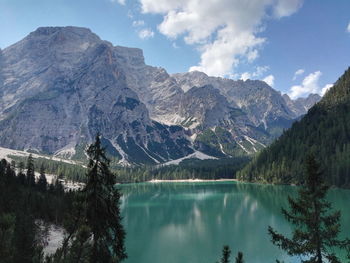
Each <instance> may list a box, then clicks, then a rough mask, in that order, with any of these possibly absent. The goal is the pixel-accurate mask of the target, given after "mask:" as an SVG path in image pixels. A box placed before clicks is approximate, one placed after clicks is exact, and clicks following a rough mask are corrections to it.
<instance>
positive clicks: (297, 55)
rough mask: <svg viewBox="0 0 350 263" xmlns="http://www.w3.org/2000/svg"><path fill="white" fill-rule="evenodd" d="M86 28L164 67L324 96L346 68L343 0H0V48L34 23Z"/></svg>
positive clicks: (348, 4) (347, 4) (349, 58)
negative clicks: (254, 81) (263, 83)
mask: <svg viewBox="0 0 350 263" xmlns="http://www.w3.org/2000/svg"><path fill="white" fill-rule="evenodd" d="M68 25H70V26H81V27H87V28H90V29H91V30H92V31H93V32H94V33H96V34H97V35H98V36H99V37H100V38H101V39H103V40H108V41H109V42H111V43H112V44H113V45H120V46H127V47H138V48H141V49H143V52H144V56H145V61H146V63H147V64H149V65H152V66H159V67H163V68H165V69H166V70H167V71H168V72H169V73H177V72H187V71H192V70H199V71H203V72H205V73H207V74H208V75H210V76H221V77H228V78H232V79H243V80H246V79H261V80H264V81H265V82H266V83H268V84H269V85H271V86H272V87H273V88H275V89H276V90H279V91H281V92H282V93H287V94H289V95H290V97H292V98H294V99H295V98H298V97H305V96H307V95H308V94H309V93H319V94H321V95H322V94H324V92H325V91H326V90H327V89H328V88H329V87H331V86H332V84H333V83H334V82H335V81H336V80H337V79H338V78H339V77H340V76H341V75H342V73H343V72H344V71H345V70H346V69H347V68H348V67H349V66H350V0H0V48H1V49H4V48H6V47H8V46H9V45H11V44H13V43H15V42H17V41H19V40H21V39H22V38H24V37H25V36H26V35H28V34H29V33H30V32H32V31H34V30H35V29H36V28H38V27H41V26H68Z"/></svg>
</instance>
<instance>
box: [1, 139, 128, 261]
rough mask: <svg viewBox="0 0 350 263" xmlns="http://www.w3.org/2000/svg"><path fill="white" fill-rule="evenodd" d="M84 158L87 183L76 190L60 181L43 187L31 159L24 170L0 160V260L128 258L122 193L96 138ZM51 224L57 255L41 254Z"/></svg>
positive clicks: (42, 170)
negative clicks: (58, 232) (57, 237)
mask: <svg viewBox="0 0 350 263" xmlns="http://www.w3.org/2000/svg"><path fill="white" fill-rule="evenodd" d="M87 155H88V157H89V163H88V165H87V171H86V173H85V176H86V180H85V181H86V184H85V186H84V187H83V189H79V190H76V191H72V190H69V189H64V187H63V185H62V184H61V181H60V180H59V179H56V180H54V183H53V184H48V182H47V179H46V175H45V168H44V166H43V165H41V167H40V175H39V177H38V176H36V175H35V163H34V160H33V158H32V156H31V155H29V157H28V159H27V162H26V166H25V169H23V168H22V166H23V165H20V166H19V167H18V168H17V167H16V163H15V162H14V161H13V162H11V163H8V162H7V161H6V160H5V159H2V160H1V161H0V262H2V263H27V262H28V263H78V262H81V263H88V262H89V263H90V262H94V263H105V262H115V263H118V262H121V261H122V260H123V259H125V258H126V257H127V254H126V251H125V247H124V238H125V231H124V229H123V226H122V224H121V221H122V218H121V215H120V210H119V203H120V197H121V193H120V192H119V190H118V189H117V188H116V187H115V185H116V177H115V175H114V174H113V173H112V172H111V171H110V170H109V160H108V159H107V158H106V156H105V153H104V150H103V148H101V144H100V138H99V136H97V137H96V142H95V143H94V144H92V145H90V146H89V148H88V149H87ZM36 177H37V178H36ZM50 226H56V227H60V228H61V229H63V230H64V235H63V236H62V242H61V246H60V247H59V248H58V249H57V250H56V252H54V253H53V254H51V255H48V254H46V255H44V250H43V249H44V247H46V246H47V243H46V241H47V237H48V235H49V228H50Z"/></svg>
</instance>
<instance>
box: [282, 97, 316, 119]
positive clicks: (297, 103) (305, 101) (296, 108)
mask: <svg viewBox="0 0 350 263" xmlns="http://www.w3.org/2000/svg"><path fill="white" fill-rule="evenodd" d="M283 99H284V101H285V102H286V104H287V106H288V108H289V109H290V110H291V111H292V112H293V113H294V114H295V115H296V116H302V115H304V114H305V113H307V111H308V110H309V109H310V108H311V107H312V106H313V105H315V104H316V103H317V102H319V101H320V100H321V96H320V95H318V94H313V93H311V94H309V95H308V96H307V97H306V98H297V99H296V100H292V99H291V98H290V97H289V96H288V95H287V94H283Z"/></svg>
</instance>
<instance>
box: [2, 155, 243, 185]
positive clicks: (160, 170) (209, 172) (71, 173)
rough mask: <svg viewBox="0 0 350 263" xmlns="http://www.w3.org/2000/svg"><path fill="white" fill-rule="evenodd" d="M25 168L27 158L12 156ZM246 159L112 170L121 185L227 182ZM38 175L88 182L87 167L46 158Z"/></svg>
mask: <svg viewBox="0 0 350 263" xmlns="http://www.w3.org/2000/svg"><path fill="white" fill-rule="evenodd" d="M9 157H10V158H11V159H12V160H15V161H16V162H17V163H18V166H19V167H24V163H25V161H26V159H25V158H24V157H18V156H12V155H11V156H9ZM249 160H250V158H249V157H247V156H242V157H235V158H225V159H217V160H199V159H187V160H184V161H182V162H181V163H180V164H179V165H166V166H165V165H164V166H162V165H159V166H133V167H121V166H117V165H115V164H114V163H113V162H111V170H112V171H113V172H114V173H115V174H116V180H117V182H118V183H135V182H146V181H150V180H153V179H158V180H176V179H177V180H179V179H194V178H196V179H226V178H235V174H236V172H237V171H238V170H240V169H242V168H243V167H244V165H245V164H247V163H248V162H249ZM35 163H36V166H35V169H36V172H40V167H42V166H43V167H45V171H46V172H47V174H52V175H57V176H58V178H59V179H61V180H69V181H73V182H83V183H85V182H86V176H85V173H86V171H87V169H86V165H80V164H71V163H65V162H62V161H55V160H52V159H46V158H36V159H35Z"/></svg>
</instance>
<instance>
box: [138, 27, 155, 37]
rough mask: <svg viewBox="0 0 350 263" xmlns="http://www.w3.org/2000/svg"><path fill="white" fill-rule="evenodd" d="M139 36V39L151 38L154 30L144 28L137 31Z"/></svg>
mask: <svg viewBox="0 0 350 263" xmlns="http://www.w3.org/2000/svg"><path fill="white" fill-rule="evenodd" d="M138 35H139V38H141V39H147V38H152V37H154V32H153V31H152V30H151V29H149V28H145V29H142V30H140V31H139V32H138Z"/></svg>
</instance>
